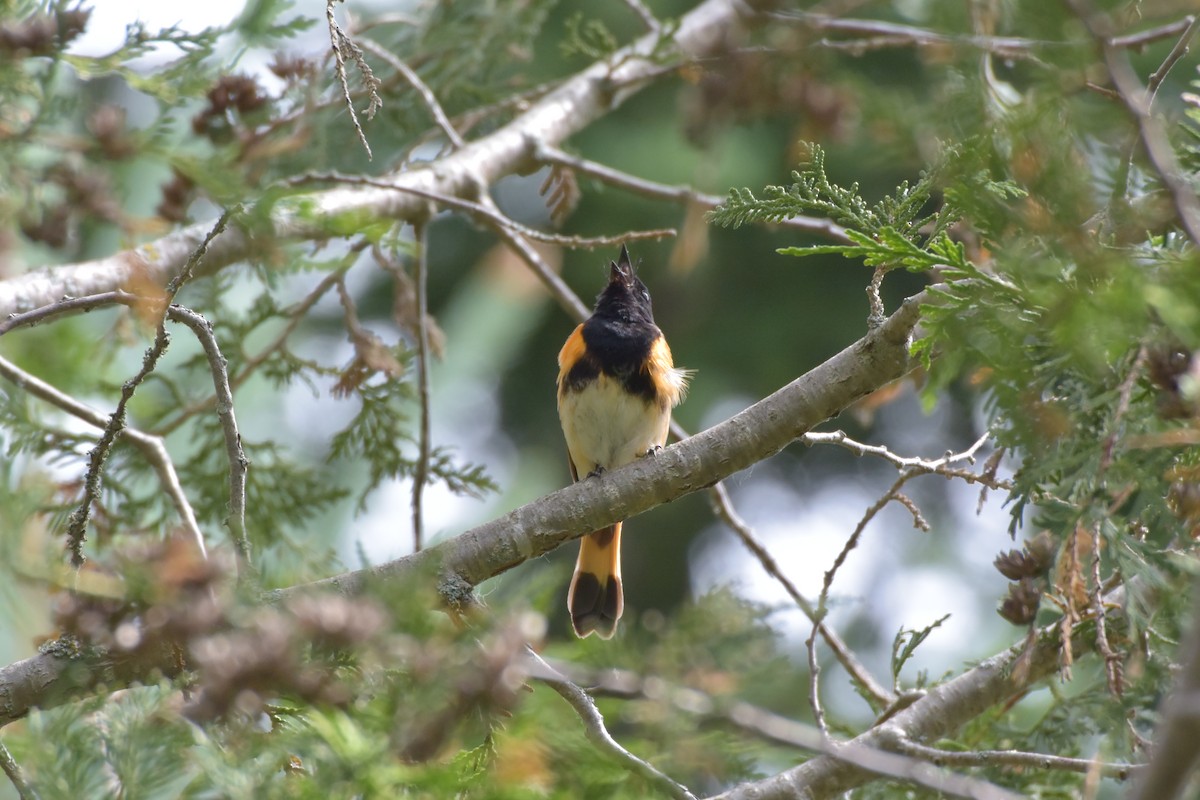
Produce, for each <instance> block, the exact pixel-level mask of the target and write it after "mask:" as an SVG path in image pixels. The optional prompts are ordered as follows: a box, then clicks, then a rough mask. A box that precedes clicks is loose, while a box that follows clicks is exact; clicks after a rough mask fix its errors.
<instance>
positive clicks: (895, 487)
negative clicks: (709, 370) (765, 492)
mask: <svg viewBox="0 0 1200 800" xmlns="http://www.w3.org/2000/svg"><path fill="white" fill-rule="evenodd" d="M989 436H990V434H986V433H985V434H984V435H983V436H981V437H980V438H979V439H978V440H976V442H975V443H974V444H973V445H971V446H970V447H969V448H967V449H966V450H964V451H963V452H961V453H950V452H948V453H946V455H944V456H942V457H941V458H940V459H936V460H933V461H924V460H921V459H902V458H900V457H899V456H896V455H895V454H893V453H891V451H889V450H887V449H886V448H882V447H872V446H870V445H863V444H859V443H858V442H853V440H850V439H848V437H847V436H846V435H845V434H844V433H842V432H841V431H836V432H834V433H832V434H812V433H809V434H806V436H805V437H804V438H803V441H805V442H806V443H808V444H812V443H814V442H817V441H828V442H831V443H834V444H838V445H841V446H843V447H847V448H848V449H851V450H855V451H857V452H859V453H864V452H870V453H873V454H876V455H881V456H884V457H885V458H888V459H889V460H891V461H892V462H893V463H902V464H904V465H905V466H904V469H903V471H902V472H901V473H900V475H899V477H897V478H896V481H895V482H894V483H893V484H892V485H891V487H890V488H889V489H888V490H887V491H886V492H884V493H883V496H881V497H880V498H879V499H878V500H876V501H875V503H873V504H872V505H871V507H870V508H868V509H867V511H866V513H864V514H863V517H862V519H860V520H859V521H858V524H857V525H856V526H855V528H854V531H853V532H852V533H851V534H850V537H849V538H848V539H847V540H846V543H845V544H844V545H843V546H842V549H841V551H840V552H839V553H838V555H837V558H835V559H834V562H833V566H831V567H830V568H829V570H828V571H827V572H826V573H825V580H824V582H823V583H822V585H821V593H820V595H819V596H818V598H817V608H816V611H815V612H814V614H813V630H812V633H811V634H810V635H809V637H808V639H807V640H805V646H806V648H807V651H808V669H809V680H808V701H809V704H810V705H811V706H812V709H813V718H814V719H815V720H816V722H817V726H818V727H819V728H820V729H821V731H822V732H823V733H827V732H828V731H827V728H826V725H825V713H824V711H823V709H822V708H821V693H820V677H821V664H820V661H819V660H818V659H817V653H816V647H817V642H816V639H817V631H818V627H819V625H820V624H821V623H822V622H824V620H825V616H826V614H827V613H828V612H827V604H828V602H829V592H830V589H831V588H832V586H833V579H834V577H835V576H836V575H837V572H838V570H839V569H841V567H842V564H844V563H845V561H846V558H847V557H848V556H849V555H850V551H852V550H853V549H854V548H855V547H857V546H858V542H859V540H860V539H861V538H862V534H863V531H864V530H865V529H866V527H867V524H868V523H869V522H870V521H871V520H872V519H874V518H875V516H876V515H877V514H878V513H879V512H880V511H882V510H883V508H884V507H885V506H887V504H888V503H890V502H892V501H893V500H897V501H899V502H901V503H902V504H903V505H904V506H905V507H906V508H907V509H908V510H909V512H911V513H912V514H913V518H914V521H915V523H916V525H917V527H918V528H922V529H923V530H925V529H928V523H926V522H925V519H924V517H922V516H921V513H920V509H918V508H917V507H916V504H915V503H913V502H912V500H911V499H909V498H907V497H905V496H904V495H902V494H901V493H900V490H901V489H902V488H903V487H904V484H906V483H907V482H908V481H910V480H911V479H913V478H915V477H917V476H918V475H922V474H929V473H931V472H939V471H941V470H944V469H945V468H946V467H947V466H948V465H949V464H952V463H954V462H956V461H969V462H973V461H974V459H975V454H976V453H977V452H978V451H979V449H980V448H981V447H983V445H984V443H986V442H987V440H988V438H989ZM901 498H902V499H901Z"/></svg>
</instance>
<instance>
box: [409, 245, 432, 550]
mask: <svg viewBox="0 0 1200 800" xmlns="http://www.w3.org/2000/svg"><path fill="white" fill-rule="evenodd" d="M426 227H427V225H426V223H425V222H419V223H417V226H416V231H415V233H414V237H415V239H416V247H417V263H416V273H417V274H416V284H417V286H416V291H417V397H418V398H420V402H421V419H420V422H419V424H418V428H417V430H418V434H417V447H418V451H419V452H418V454H417V468H416V470H415V471H414V473H413V487H412V523H413V551H414V552H416V551H418V550H420V549H421V541H422V538H423V537H422V531H423V527H424V520H423V518H422V513H421V495H422V493H423V492H424V491H425V480H426V478H427V476H428V474H429V326H428V325H427V324H426V321H425V318H426V316H428V314H429V298H428V293H427V290H426V284H427V275H428V270H429V262H428V255H427V252H426V251H427V249H428V239H427V238H426V236H425V229H426Z"/></svg>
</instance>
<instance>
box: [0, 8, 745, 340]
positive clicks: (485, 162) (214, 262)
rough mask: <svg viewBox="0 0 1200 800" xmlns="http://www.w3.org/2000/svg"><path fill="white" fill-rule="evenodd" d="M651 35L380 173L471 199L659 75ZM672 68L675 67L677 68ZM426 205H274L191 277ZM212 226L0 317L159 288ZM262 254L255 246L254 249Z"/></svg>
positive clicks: (42, 290)
mask: <svg viewBox="0 0 1200 800" xmlns="http://www.w3.org/2000/svg"><path fill="white" fill-rule="evenodd" d="M752 5H753V4H748V3H746V2H742V1H741V0H706V2H704V3H701V4H700V5H698V6H697V7H696V8H695V9H693V10H692V11H691V12H689V13H688V14H686V15H684V16H683V17H682V18H681V19H680V20H679V25H678V27H677V28H675V29H674V33H673V37H672V38H673V44H674V48H673V50H672V52H678V53H679V62H680V63H681V62H684V61H687V60H690V59H696V58H702V57H707V56H712V55H715V54H716V53H719V52H721V50H722V49H723V48H724V47H725V46H726V43H727V42H728V41H731V40H732V39H734V38H735V36H734V34H735V33H736V31H738V30H739V29H742V28H744V27H745V26H746V25H747V24H748V23H749V21H750V20H751V19H752V18H753V17H754V15H755V12H754V9H753V7H752ZM660 38H661V37H660V36H659V35H658V34H647V35H645V36H643V37H641V38H640V39H638V40H637V41H635V42H634V43H632V44H630V45H629V46H627V47H624V48H622V49H620V50H618V51H617V52H616V53H614V54H613V55H612V56H611V57H610V58H609V59H608V60H605V61H600V62H597V63H595V64H593V65H591V66H590V67H588V68H587V69H585V70H583V71H582V72H579V73H577V74H576V75H574V76H573V77H571V78H569V79H567V80H566V81H564V82H563V83H562V84H561V85H560V86H558V88H556V89H554V90H553V91H551V92H549V93H547V94H546V95H545V96H543V97H541V98H540V99H539V100H537V101H536V102H534V103H533V104H532V105H531V106H530V107H529V109H528V110H526V111H525V112H524V113H522V114H520V115H519V116H517V117H516V118H514V119H513V120H512V121H511V122H510V123H508V124H507V125H505V126H503V127H501V128H500V129H498V130H496V131H495V132H494V133H492V134H490V135H488V136H484V137H482V138H480V139H476V140H474V141H471V142H469V143H468V144H467V145H466V146H465V147H463V148H461V149H459V150H456V151H454V152H453V153H451V154H449V155H447V156H446V157H445V158H442V159H439V160H437V161H434V162H430V163H429V164H428V165H426V166H424V167H422V168H419V169H406V170H405V171H403V172H401V173H396V174H392V175H388V176H384V179H385V180H387V181H390V182H392V183H394V184H395V185H396V187H397V188H399V189H405V188H409V189H416V190H420V191H423V192H426V193H433V194H436V195H447V196H456V197H474V196H476V192H477V187H478V186H479V185H480V184H481V183H482V184H484V185H490V184H492V183H494V182H495V181H496V180H498V179H499V178H501V177H504V176H505V175H510V174H513V173H515V172H518V171H522V170H524V169H526V168H529V167H531V166H534V164H535V161H534V158H533V153H532V151H531V147H530V142H538V141H540V142H546V143H549V144H558V143H561V142H563V141H565V140H566V139H567V138H568V137H570V136H571V135H572V134H574V133H576V132H578V131H580V130H583V129H584V128H586V127H587V126H588V125H590V124H591V123H592V122H594V121H596V120H597V119H600V118H601V117H604V116H605V115H607V114H608V113H610V112H611V111H613V110H614V109H615V108H617V107H618V106H619V105H621V104H622V103H623V102H625V100H627V99H628V98H629V97H631V96H632V95H633V94H635V93H636V92H638V91H639V90H640V89H642V88H643V87H645V86H646V85H648V84H649V83H651V82H652V81H654V80H655V79H658V78H661V77H662V76H663V75H664V74H667V73H668V72H670V70H664V69H663V67H664V65H663V64H662V63H661V60H653V59H651V58H650V56H651V54H652V53H654V52H659V53H661V52H663V51H664V48H663V46H662V42H661V41H660ZM677 65H678V64H677V63H676V64H675V66H677ZM427 206H428V202H427V201H426V199H425V198H424V197H421V196H419V195H417V194H415V193H412V192H405V191H396V190H395V189H384V188H378V187H372V186H357V187H353V188H340V189H331V190H327V191H322V192H315V193H312V194H306V195H301V196H296V197H291V198H286V199H283V200H280V201H278V202H277V203H276V204H275V205H274V206H273V207H272V209H271V213H270V215H269V216H267V217H266V218H265V219H263V220H262V227H256V228H255V230H254V232H253V234H252V233H251V232H249V231H246V230H244V229H242V228H239V227H237V226H231V227H230V228H228V229H226V230H225V231H224V232H223V233H222V234H221V235H220V236H217V237H216V238H215V239H213V241H212V242H211V243H210V245H209V247H208V250H207V252H206V254H205V259H204V262H203V263H202V264H200V265H199V268H198V273H200V274H211V273H213V272H215V271H217V270H219V269H221V268H223V267H226V266H228V265H229V264H232V263H234V262H236V261H240V260H243V259H246V258H249V257H251V256H252V255H253V254H254V253H255V252H256V251H257V248H256V247H255V245H254V240H255V239H258V240H259V241H260V242H261V240H262V239H263V238H264V237H268V236H273V237H274V238H275V239H276V240H280V241H287V240H294V241H311V240H315V241H321V240H324V239H328V238H330V237H331V236H334V235H338V233H337V232H338V231H339V225H340V223H339V221H340V220H353V221H354V223H355V225H356V226H360V227H361V226H362V225H365V224H367V223H368V222H369V221H370V220H372V219H391V220H397V219H404V220H408V219H413V218H419V217H420V216H421V215H422V214H424V213H425V212H426V209H427ZM211 228H212V224H211V223H208V222H203V223H199V224H197V225H191V226H189V227H186V228H183V229H181V230H179V231H176V232H174V233H172V234H170V235H168V236H164V237H162V238H160V239H157V240H155V241H153V242H149V243H147V244H144V245H142V246H140V247H137V248H134V249H132V250H125V251H122V252H120V253H116V254H114V255H112V256H109V257H107V258H101V259H97V260H95V261H86V262H80V263H77V264H69V265H63V266H58V267H51V268H47V269H41V270H35V271H33V272H29V273H26V274H23V275H20V276H18V277H16V278H13V279H11V280H7V281H2V282H0V319H3V318H5V317H7V316H9V315H10V314H14V313H20V312H22V311H26V310H29V309H31V308H37V307H39V306H45V305H49V304H51V303H53V302H55V301H57V300H60V299H61V298H62V297H63V296H64V295H71V296H80V295H88V294H98V293H100V292H107V291H112V290H114V289H119V288H121V287H122V286H127V285H131V283H132V279H133V278H134V277H135V276H137V277H141V278H143V279H150V280H153V281H155V282H157V283H159V284H160V285H165V284H166V283H167V281H168V280H169V279H170V278H171V277H172V276H174V275H176V274H178V273H179V272H180V271H181V270H182V269H183V266H184V264H185V262H186V261H187V258H188V255H189V254H190V253H191V252H192V251H194V250H195V249H196V247H197V245H198V244H199V243H200V242H201V241H203V240H204V238H205V236H206V234H207V233H208V231H209V230H210V229H211ZM259 248H261V244H260V245H259Z"/></svg>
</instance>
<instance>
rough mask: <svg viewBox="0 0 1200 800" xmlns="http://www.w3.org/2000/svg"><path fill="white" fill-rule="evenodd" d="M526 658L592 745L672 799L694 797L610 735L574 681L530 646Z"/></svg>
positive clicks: (591, 701)
mask: <svg viewBox="0 0 1200 800" xmlns="http://www.w3.org/2000/svg"><path fill="white" fill-rule="evenodd" d="M526 652H527V654H528V656H529V659H530V661H531V662H532V663H531V664H530V670H529V674H530V676H531V677H533V678H535V679H536V680H538V681H541V682H542V683H544V684H546V685H547V686H549V687H550V688H551V689H553V690H554V691H556V692H558V694H559V695H560V696H561V697H562V698H563V699H564V700H566V701H567V703H568V704H569V705H570V706H571V708H573V709H574V710H575V713H576V714H578V715H579V718H580V719H581V720H583V731H584V734H585V735H586V736H587V738H588V740H589V741H590V742H592V744H594V745H596V747H597V748H599V749H600V750H601V751H602V752H604V753H606V754H607V755H609V756H610V757H611V758H613V759H615V760H616V761H618V762H620V763H621V764H622V765H623V766H624V767H625V768H626V769H628V770H629V771H630V772H632V773H634V774H635V775H640V776H641V777H642V778H644V779H645V780H646V781H648V782H649V783H650V784H651V785H652V786H654V787H656V788H657V789H659V790H660V791H663V792H666V793H667V794H668V795H670V796H671V797H674V798H676V800H696V797H695V795H693V794H692V793H691V792H689V791H688V790H687V787H685V786H683V785H681V784H679V783H676V782H675V781H674V780H672V779H671V778H670V777H668V776H667V775H665V774H663V773H662V772H660V771H659V770H658V769H657V768H656V767H654V765H652V764H650V763H648V762H646V761H643V760H642V759H640V758H638V757H637V756H635V755H634V754H633V753H631V752H629V751H628V750H626V749H625V748H624V747H622V746H621V744H620V743H619V742H618V741H617V740H616V739H614V738H613V737H612V734H610V733H609V732H608V729H607V728H605V727H604V717H603V716H602V715H601V714H600V709H599V708H597V707H596V703H595V701H593V700H592V698H591V697H590V696H589V695H588V693H587V692H585V691H584V690H583V689H581V688H580V687H579V686H578V685H576V684H575V683H572V682H571V681H570V680H568V679H567V677H566V676H565V675H563V674H562V673H561V672H559V671H558V670H556V669H554V667H552V666H550V665H549V664H547V663H546V661H545V660H544V659H543V658H542V657H541V656H539V655H538V654H537V653H535V652H534V651H533V650H532V649H527V650H526Z"/></svg>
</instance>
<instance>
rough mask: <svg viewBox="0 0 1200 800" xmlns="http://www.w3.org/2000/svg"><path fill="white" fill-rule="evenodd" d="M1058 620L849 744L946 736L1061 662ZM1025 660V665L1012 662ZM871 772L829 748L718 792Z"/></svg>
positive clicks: (797, 790)
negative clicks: (828, 751)
mask: <svg viewBox="0 0 1200 800" xmlns="http://www.w3.org/2000/svg"><path fill="white" fill-rule="evenodd" d="M1126 591H1127V590H1126V589H1125V587H1121V588H1118V589H1116V590H1114V591H1113V592H1112V593H1110V594H1109V596H1108V597H1107V598H1106V601H1107V602H1108V603H1110V604H1112V605H1114V606H1120V605H1121V603H1122V601H1123V600H1124V599H1125V596H1126ZM1117 619H1122V620H1123V619H1124V613H1123V611H1120V610H1116V609H1114V610H1112V611H1110V613H1109V621H1110V623H1111V622H1115V621H1116V620H1117ZM1060 629H1061V626H1059V625H1058V624H1057V623H1055V624H1051V625H1049V626H1047V627H1046V628H1044V629H1042V630H1041V631H1040V632H1039V633H1038V635H1037V636H1036V637H1035V639H1034V640H1033V641H1032V643H1031V644H1029V645H1028V646H1027V645H1026V642H1025V641H1024V640H1023V641H1022V642H1020V643H1019V644H1016V645H1013V646H1012V647H1010V648H1009V649H1008V650H1005V651H1004V652H1003V653H1000V654H999V655H996V656H993V657H991V658H989V659H986V660H984V661H982V662H981V663H979V664H978V665H977V666H975V667H973V668H972V669H969V670H967V671H966V672H964V673H962V674H961V675H959V676H957V677H955V678H953V679H951V680H949V681H947V682H945V683H943V684H941V685H939V686H937V687H935V688H933V689H931V690H930V691H929V693H928V694H926V695H925V696H924V697H922V698H920V699H919V700H917V701H916V702H915V703H913V704H912V705H911V706H909V707H908V708H905V709H903V710H902V711H900V712H899V713H897V714H896V715H895V716H893V717H891V718H890V719H888V720H887V722H884V723H882V724H880V725H877V726H875V727H873V728H871V729H870V730H868V731H866V732H865V733H863V734H861V735H859V736H857V737H855V738H854V739H851V740H850V741H849V742H848V743H847V744H848V745H853V746H863V747H868V748H871V749H881V750H889V749H901V750H903V748H904V745H905V744H906V743H909V742H916V743H918V744H920V743H923V742H929V741H933V740H936V739H937V738H939V737H942V736H948V735H950V734H952V733H953V732H954V731H956V730H957V729H958V728H959V727H960V726H962V725H963V724H965V723H967V722H968V721H970V720H971V719H974V718H975V717H977V716H978V715H979V714H981V713H983V712H984V711H985V710H987V709H988V708H989V707H991V706H993V705H995V704H996V703H999V702H1002V701H1004V700H1006V699H1008V698H1010V697H1012V696H1014V695H1018V694H1020V693H1021V692H1022V691H1024V690H1025V689H1027V688H1029V687H1030V686H1032V685H1034V684H1036V683H1037V682H1038V681H1040V680H1042V679H1044V678H1046V677H1047V676H1049V675H1051V674H1052V673H1053V672H1054V671H1055V670H1056V669H1058V666H1059V655H1060V652H1061V650H1062V647H1063V646H1064V643H1063V640H1062V638H1061V637H1060V636H1059V631H1060ZM1095 635H1096V626H1095V624H1094V622H1092V621H1084V622H1082V623H1080V624H1078V625H1076V626H1075V627H1074V629H1073V633H1072V645H1071V646H1072V648H1073V649H1074V650H1075V651H1076V652H1078V653H1081V654H1082V653H1088V654H1090V653H1092V652H1093V647H1094V644H1095V638H1096V636H1095ZM1018 662H1021V665H1022V668H1021V669H1014V667H1016V666H1017V664H1018ZM872 777H873V776H872V775H871V773H869V772H867V771H865V770H863V769H861V768H860V767H857V766H855V765H853V764H850V763H847V762H846V761H841V760H839V759H838V758H836V757H835V756H832V755H822V756H818V757H817V758H814V759H812V760H811V761H807V762H805V763H803V764H801V765H800V766H798V767H794V768H792V769H789V770H785V771H784V772H781V773H779V774H778V775H773V776H771V777H770V778H766V779H764V780H761V781H752V782H749V783H744V784H741V785H739V786H736V787H734V788H733V789H731V790H729V791H728V792H725V793H724V794H721V795H718V798H716V799H715V800H750V799H751V798H753V800H791V799H792V798H801V797H803V798H806V799H808V798H811V799H812V800H815V799H816V798H822V797H838V796H840V795H841V794H842V793H844V792H846V791H848V790H850V789H852V788H854V787H855V786H860V785H862V784H863V783H866V782H867V781H869V780H871V779H872Z"/></svg>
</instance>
